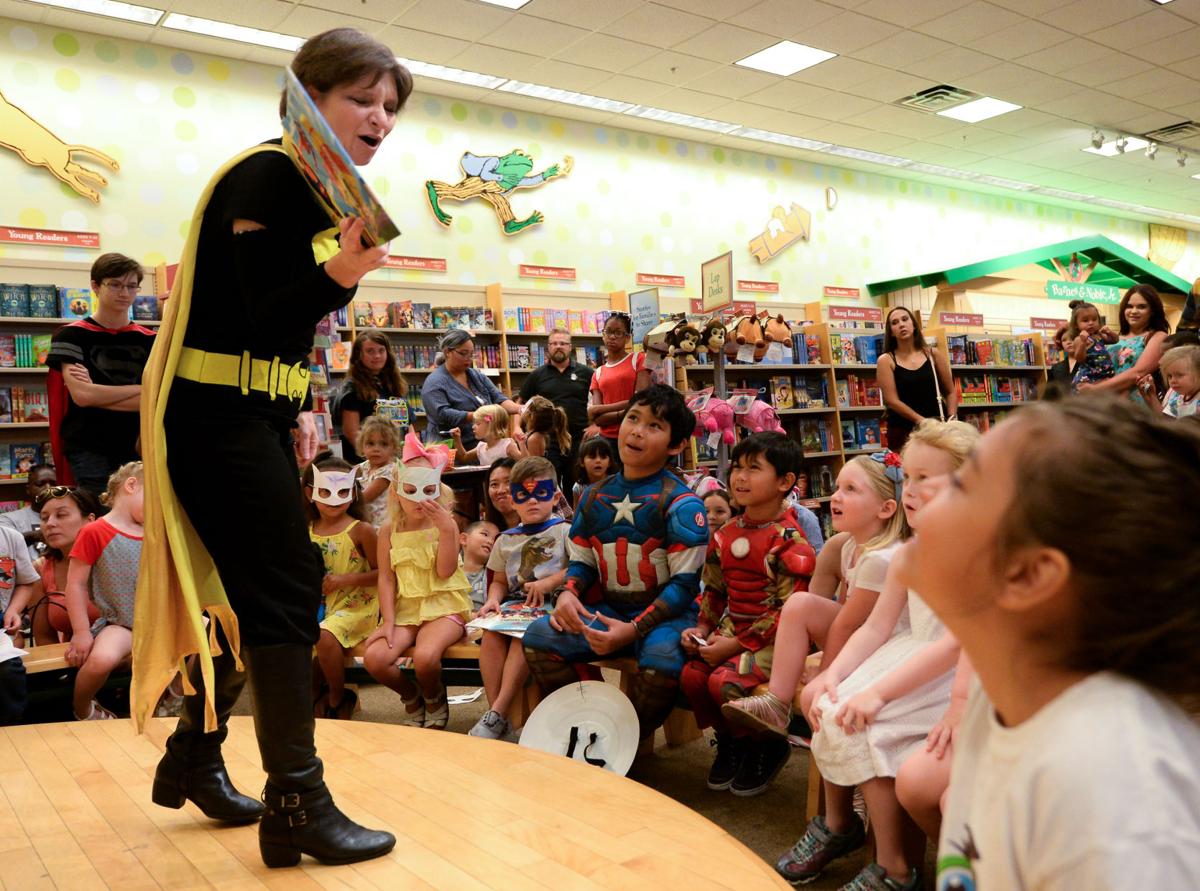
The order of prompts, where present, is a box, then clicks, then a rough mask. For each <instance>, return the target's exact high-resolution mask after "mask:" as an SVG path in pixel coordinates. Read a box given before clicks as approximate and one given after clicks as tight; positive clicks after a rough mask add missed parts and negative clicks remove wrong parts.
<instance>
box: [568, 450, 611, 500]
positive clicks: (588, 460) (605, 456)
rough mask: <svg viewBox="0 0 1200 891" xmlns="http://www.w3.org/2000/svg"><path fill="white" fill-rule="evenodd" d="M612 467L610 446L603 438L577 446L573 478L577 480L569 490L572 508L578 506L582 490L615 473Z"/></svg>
mask: <svg viewBox="0 0 1200 891" xmlns="http://www.w3.org/2000/svg"><path fill="white" fill-rule="evenodd" d="M616 470H617V469H616V467H615V466H614V465H613V452H612V445H610V444H609V441H608V440H607V439H605V438H604V437H603V436H593V437H592V438H591V439H585V440H584V441H583V443H582V444H581V445H580V446H579V463H578V465H577V466H576V468H575V478H576V479H578V480H579V482H577V483H576V484H575V486H574V488H573V489H572V490H571V501H572V503H573V506H575V507H578V506H579V499H580V497H581V496H582V495H583V490H584V489H586V488H587V487H588V486H590V485H592V484H593V483H598V482H600V481H601V480H603V479H607V478H608V477H609V476H611V475H612V474H614V473H616Z"/></svg>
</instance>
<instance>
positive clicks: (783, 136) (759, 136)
mask: <svg viewBox="0 0 1200 891" xmlns="http://www.w3.org/2000/svg"><path fill="white" fill-rule="evenodd" d="M730 136H741V137H743V138H744V139H756V140H758V141H759V142H771V143H774V144H775V145H786V146H790V147H791V148H798V149H808V150H809V151H813V152H823V151H825V150H826V149H828V148H829V143H828V142H818V141H817V140H815V139H805V138H804V137H803V136H791V135H789V134H787V133H775V132H773V131H771V130H756V129H755V128H753V127H742V128H741V129H740V130H736V131H734V132H733V133H731V134H730Z"/></svg>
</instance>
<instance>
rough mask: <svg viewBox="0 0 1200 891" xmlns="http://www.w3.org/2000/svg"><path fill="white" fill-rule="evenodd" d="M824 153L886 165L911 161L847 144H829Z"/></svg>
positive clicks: (896, 165)
mask: <svg viewBox="0 0 1200 891" xmlns="http://www.w3.org/2000/svg"><path fill="white" fill-rule="evenodd" d="M825 153H826V154H829V155H837V156H838V157H839V158H853V159H854V160H855V161H870V162H871V163H872V164H883V165H885V166H887V167H907V166H908V165H910V164H911V163H912V161H910V160H908V158H899V157H897V156H896V155H884V154H881V153H880V152H869V151H866V150H865V149H858V148H851V147H850V146H848V145H831V146H830V147H829V148H827V149H825Z"/></svg>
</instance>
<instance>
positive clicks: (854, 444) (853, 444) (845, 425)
mask: <svg viewBox="0 0 1200 891" xmlns="http://www.w3.org/2000/svg"><path fill="white" fill-rule="evenodd" d="M842 448H843V449H857V448H859V444H858V423H857V422H855V420H854V419H853V418H850V419H848V420H845V421H842Z"/></svg>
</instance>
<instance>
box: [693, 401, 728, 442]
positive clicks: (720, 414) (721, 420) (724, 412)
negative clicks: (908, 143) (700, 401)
mask: <svg viewBox="0 0 1200 891" xmlns="http://www.w3.org/2000/svg"><path fill="white" fill-rule="evenodd" d="M714 433H720V435H721V440H722V441H724V443H725V445H727V446H732V445H733V444H734V443H735V442H737V434H736V433H735V432H734V429H733V408H732V407H731V406H730V405H729V403H728V402H726V401H725V400H724V399H710V400H708V405H706V406H705V407H704V408H702V409H701V410H700V411H698V412H696V436H697V437H698V438H702V439H703V438H707V437H709V436H711V435H712V434H714Z"/></svg>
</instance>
